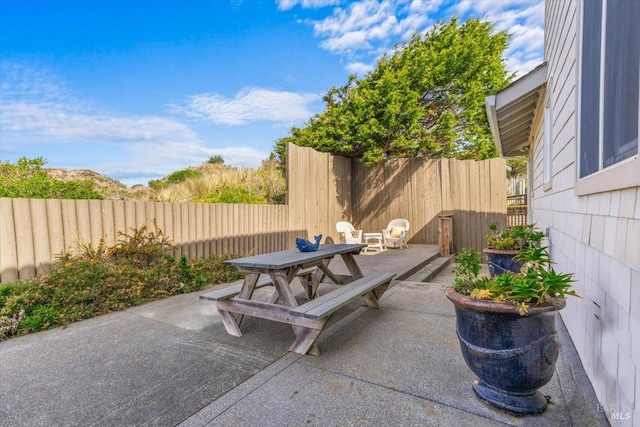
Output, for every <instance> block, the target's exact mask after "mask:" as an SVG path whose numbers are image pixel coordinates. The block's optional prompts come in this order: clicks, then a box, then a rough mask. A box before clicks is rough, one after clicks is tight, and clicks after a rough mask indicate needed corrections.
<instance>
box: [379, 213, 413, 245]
mask: <svg viewBox="0 0 640 427" xmlns="http://www.w3.org/2000/svg"><path fill="white" fill-rule="evenodd" d="M408 231H409V221H408V220H406V219H403V218H398V219H394V220H391V222H389V224H388V225H387V228H385V229H384V230H382V238H383V239H384V246H385V247H394V248H397V247H400V249H402V246H406V247H407V248H409V245H408V244H407V242H406V241H405V238H406V235H407V232H408Z"/></svg>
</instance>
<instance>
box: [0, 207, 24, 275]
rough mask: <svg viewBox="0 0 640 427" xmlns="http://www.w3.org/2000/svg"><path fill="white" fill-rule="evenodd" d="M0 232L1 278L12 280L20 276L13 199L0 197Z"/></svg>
mask: <svg viewBox="0 0 640 427" xmlns="http://www.w3.org/2000/svg"><path fill="white" fill-rule="evenodd" d="M0 233H1V236H2V238H0V273H1V276H0V279H1V280H2V282H10V281H13V280H16V279H18V277H19V274H18V253H17V246H18V245H17V242H16V225H15V222H14V219H13V199H7V198H2V199H0Z"/></svg>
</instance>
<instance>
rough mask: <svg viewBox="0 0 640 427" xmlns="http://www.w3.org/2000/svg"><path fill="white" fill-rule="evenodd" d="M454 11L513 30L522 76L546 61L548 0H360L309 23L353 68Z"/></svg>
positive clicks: (515, 63) (514, 65)
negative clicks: (545, 0) (546, 1)
mask: <svg viewBox="0 0 640 427" xmlns="http://www.w3.org/2000/svg"><path fill="white" fill-rule="evenodd" d="M283 1H284V0H283ZM292 2H293V3H296V2H295V1H293V0H292ZM454 15H458V16H461V18H462V20H464V19H467V18H469V17H479V18H482V19H487V20H490V21H491V22H493V23H494V25H495V26H496V29H497V30H499V31H500V30H506V31H509V32H510V33H511V34H512V39H511V44H510V46H509V48H508V50H507V52H505V56H506V57H507V63H508V64H509V69H510V70H511V71H514V72H517V73H518V74H519V75H521V74H523V73H526V72H527V71H530V70H531V69H532V68H533V67H531V68H529V67H530V65H529V64H532V63H535V62H536V61H537V63H540V62H542V45H543V42H544V0H462V1H457V2H454V1H445V0H360V1H354V2H350V3H349V4H348V6H345V7H335V8H334V10H333V12H332V13H331V14H330V15H329V16H328V17H326V18H325V19H322V20H316V21H313V20H307V21H305V22H307V23H310V24H312V25H313V30H314V34H315V36H316V37H317V38H318V39H320V40H321V41H320V46H321V47H322V48H323V49H325V50H328V51H330V52H333V53H336V54H338V55H340V56H343V57H345V58H348V61H347V63H348V65H347V66H346V68H347V70H348V71H350V72H352V69H355V68H358V67H359V65H358V64H362V63H365V62H374V60H375V59H377V58H379V57H380V52H381V51H383V52H384V51H386V52H388V51H390V50H391V48H392V46H393V44H395V43H402V42H404V41H406V40H408V39H409V38H410V37H411V36H412V35H413V34H415V33H423V32H425V31H426V30H427V29H428V28H429V27H430V26H431V25H433V23H434V22H436V20H443V21H447V20H449V19H451V18H452V17H453V16H454ZM365 58H366V60H365Z"/></svg>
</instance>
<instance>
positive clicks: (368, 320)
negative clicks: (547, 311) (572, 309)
mask: <svg viewBox="0 0 640 427" xmlns="http://www.w3.org/2000/svg"><path fill="white" fill-rule="evenodd" d="M432 253H433V247H432V246H425V247H421V246H420V245H411V247H410V248H409V249H408V250H407V249H404V250H402V251H399V250H389V251H384V252H382V253H380V254H376V255H364V256H362V255H361V256H359V258H358V262H359V264H360V266H361V267H362V269H363V270H364V271H365V272H370V271H394V272H402V271H404V272H406V271H409V270H411V269H412V268H415V266H416V265H418V264H419V263H421V260H424V259H426V257H429V256H431V255H432ZM332 263H334V264H332V267H333V268H334V269H336V270H339V269H340V268H345V272H346V267H344V265H340V264H341V260H340V259H334V261H332ZM339 273H340V272H339ZM450 283H451V270H450V267H449V268H448V269H447V270H445V271H444V272H443V273H441V274H440V275H439V276H437V277H436V278H435V279H434V280H433V283H430V284H425V283H419V282H418V283H416V282H402V281H398V282H394V286H393V287H391V288H390V289H389V290H388V291H387V292H386V293H385V295H384V297H383V298H382V300H381V306H382V309H381V310H371V309H368V308H366V307H362V306H361V304H360V303H359V302H354V303H352V304H351V305H349V306H347V307H344V308H343V309H341V310H339V311H338V312H336V313H335V315H334V316H333V317H332V319H331V320H330V323H329V324H328V328H327V329H326V330H325V331H324V332H323V333H322V335H321V336H320V340H319V345H320V349H321V355H320V356H318V357H314V356H300V355H297V354H294V353H289V352H288V348H289V346H290V345H291V343H292V342H293V339H294V335H293V331H292V329H291V327H290V326H288V325H284V324H279V323H275V322H269V321H265V320H262V319H255V318H251V317H245V320H244V321H243V323H242V325H241V329H242V331H243V336H242V337H232V336H229V335H228V334H226V332H225V330H224V327H223V326H222V324H221V322H220V319H219V317H218V314H217V312H216V311H215V309H214V307H215V305H214V304H213V303H211V302H209V301H204V300H200V299H199V298H198V296H199V294H200V293H202V292H206V291H202V292H196V293H192V294H185V295H180V296H176V297H172V298H168V299H165V300H162V301H157V302H154V303H151V304H146V305H144V306H140V307H135V308H131V309H129V310H127V311H125V312H121V313H114V314H110V315H106V316H101V317H98V318H95V319H90V320H87V321H84V322H80V323H77V324H73V325H70V326H69V327H67V328H64V329H62V328H59V329H56V330H52V331H46V332H41V333H37V334H33V335H29V336H25V337H20V338H16V339H12V340H9V341H5V342H2V343H0V426H58V425H70V426H102V425H105V426H107V425H109V426H111V425H118V426H124V425H154V426H174V425H178V424H180V425H182V426H204V425H210V426H218V425H223V426H225V425H228V426H254V425H255V426H270V425H273V426H287V425H292V426H293V425H315V426H333V425H335V426H346V425H385V426H387V425H389V426H391V425H393V426H404V425H407V426H408V425H420V426H423V425H424V426H440V425H469V426H474V425H478V426H485V425H522V426H529V425H531V426H533V425H536V426H537V425H553V426H555V425H561V426H589V425H591V426H602V425H607V422H606V418H605V417H604V414H602V413H598V412H597V400H596V399H595V395H594V394H593V390H592V389H591V386H590V384H589V382H588V379H587V378H586V375H585V374H584V370H583V369H582V366H581V365H580V360H579V358H578V356H577V354H576V353H575V350H574V349H573V347H572V344H571V340H570V338H569V337H568V334H567V333H566V330H565V329H563V328H562V325H559V326H560V327H559V329H560V331H559V332H560V336H561V340H562V342H563V346H564V347H563V350H562V352H561V356H560V359H559V361H558V366H557V371H556V375H555V376H554V378H553V379H552V381H551V382H550V383H549V384H548V385H547V386H545V388H544V389H543V392H544V393H545V394H548V395H550V396H552V399H553V402H554V405H552V406H550V407H549V409H548V410H547V412H545V414H543V415H541V416H535V417H521V418H518V417H513V416H511V415H509V414H506V413H504V412H501V411H498V410H495V409H493V408H491V407H489V406H488V405H485V404H484V403H482V402H480V401H479V400H478V399H476V397H475V396H474V394H473V392H472V390H471V381H473V379H474V378H473V374H472V373H471V371H470V370H469V369H468V368H467V367H466V366H465V364H464V361H463V360H462V357H461V355H460V350H459V346H458V342H457V338H456V336H455V316H454V312H453V306H452V305H451V303H449V301H447V300H446V298H445V297H444V294H443V291H444V288H445V287H446V286H447V285H449V284H450ZM294 286H295V285H294ZM322 286H323V287H327V288H326V289H329V288H330V286H331V285H322ZM300 290H302V288H300ZM321 290H322V288H321ZM261 292H263V294H261V297H262V298H268V296H269V291H268V290H263V291H261Z"/></svg>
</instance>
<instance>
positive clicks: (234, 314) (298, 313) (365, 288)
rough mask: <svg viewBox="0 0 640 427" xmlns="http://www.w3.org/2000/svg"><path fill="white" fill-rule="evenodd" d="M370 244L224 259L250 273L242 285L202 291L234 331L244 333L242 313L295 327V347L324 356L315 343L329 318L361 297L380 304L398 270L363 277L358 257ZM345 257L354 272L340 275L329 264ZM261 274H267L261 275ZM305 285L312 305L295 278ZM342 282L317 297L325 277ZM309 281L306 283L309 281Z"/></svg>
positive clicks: (374, 305) (299, 350) (372, 306)
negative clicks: (257, 294) (297, 291)
mask: <svg viewBox="0 0 640 427" xmlns="http://www.w3.org/2000/svg"><path fill="white" fill-rule="evenodd" d="M365 247H366V245H363V244H349V245H345V244H324V245H320V247H319V248H318V250H317V251H314V252H300V251H299V250H298V249H290V250H286V251H280V252H273V253H268V254H262V255H255V256H250V257H245V258H238V259H234V260H229V261H225V262H224V263H225V264H226V265H232V266H235V267H237V268H238V270H240V271H242V272H244V273H246V276H245V278H244V280H243V281H242V283H239V284H236V285H235V286H230V287H227V288H224V289H220V290H216V291H213V292H210V293H208V294H204V295H201V296H200V298H203V299H208V300H212V301H215V302H216V308H217V309H218V312H219V313H220V318H221V320H222V323H223V324H224V327H225V329H226V330H227V332H228V333H229V334H230V335H234V336H238V337H239V336H242V332H241V331H240V326H239V325H240V322H241V321H242V316H244V315H250V316H254V317H259V318H263V319H268V320H273V321H276V322H282V323H287V324H291V325H293V330H294V333H295V335H296V340H295V342H294V343H293V345H292V346H291V348H290V350H291V351H294V352H296V353H301V354H306V353H310V354H314V355H318V354H319V349H318V347H317V345H316V344H315V341H316V339H317V338H318V336H319V335H320V332H322V330H323V328H324V326H325V324H326V321H327V319H328V318H329V316H330V315H331V314H332V313H333V312H335V311H336V310H338V309H339V308H340V307H343V306H344V305H346V304H348V303H349V302H350V301H352V300H353V299H355V298H358V297H360V296H362V297H363V298H364V300H365V302H366V304H367V306H369V307H371V308H379V306H378V298H379V297H380V296H381V295H382V293H383V292H384V290H385V289H386V288H387V286H388V285H389V283H390V282H391V279H392V278H393V276H394V275H393V274H391V273H373V274H371V275H368V276H364V274H363V273H362V270H361V269H360V267H359V266H358V264H357V263H356V260H355V258H354V255H355V254H358V253H359V252H360V251H361V250H362V249H363V248H365ZM336 255H340V256H341V257H342V259H343V261H344V263H345V264H346V266H347V269H348V270H349V273H350V276H347V277H345V276H338V275H336V274H334V273H333V272H332V271H331V270H330V269H329V262H330V261H331V259H333V258H334V257H335V256H336ZM260 275H264V276H266V277H263V278H262V279H261V278H260ZM300 275H301V277H303V278H304V280H302V279H301V282H303V286H305V291H306V297H307V299H309V301H308V302H307V303H304V304H302V305H298V302H297V300H296V297H295V295H294V293H293V290H292V289H291V287H290V284H291V282H292V281H293V279H294V278H296V277H297V276H300ZM325 275H326V276H327V277H329V278H330V279H331V280H332V281H333V282H334V283H336V284H339V285H343V286H340V287H339V288H338V289H336V290H333V291H331V292H329V293H327V294H325V295H322V296H320V297H318V298H316V299H313V297H314V296H315V294H316V291H317V289H318V286H319V284H320V281H321V280H322V278H323V277H324V276H325ZM304 282H306V283H304ZM269 285H271V286H273V287H274V288H275V292H274V293H273V294H272V296H271V298H270V299H269V300H268V301H266V302H265V301H258V300H254V299H252V297H253V294H254V291H255V289H257V288H260V287H263V286H269Z"/></svg>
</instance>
